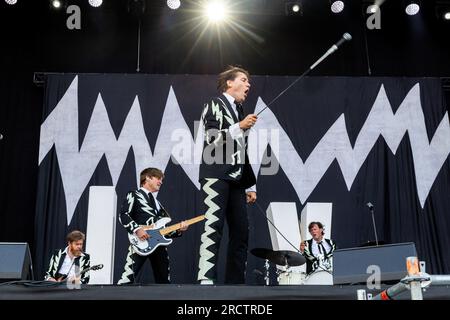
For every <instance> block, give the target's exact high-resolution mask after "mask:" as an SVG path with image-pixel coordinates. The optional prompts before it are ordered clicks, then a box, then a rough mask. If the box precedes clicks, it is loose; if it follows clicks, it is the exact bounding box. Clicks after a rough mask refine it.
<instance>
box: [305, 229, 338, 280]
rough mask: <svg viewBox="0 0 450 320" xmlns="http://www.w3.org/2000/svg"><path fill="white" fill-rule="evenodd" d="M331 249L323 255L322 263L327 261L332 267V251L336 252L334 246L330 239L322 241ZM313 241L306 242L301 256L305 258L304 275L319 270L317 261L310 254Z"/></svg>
mask: <svg viewBox="0 0 450 320" xmlns="http://www.w3.org/2000/svg"><path fill="white" fill-rule="evenodd" d="M323 241H325V242H326V243H328V245H329V246H330V247H331V250H330V251H329V252H327V253H325V254H324V261H328V262H329V263H330V264H331V265H332V261H331V258H332V257H333V251H334V250H336V244H335V243H334V242H333V240H331V239H325V238H324V239H323ZM312 242H313V239H309V240H306V246H305V250H304V251H303V256H304V257H305V258H306V273H307V274H310V273H313V272H314V271H316V270H317V269H318V268H319V259H317V257H315V256H314V255H313V254H312V252H311V248H312Z"/></svg>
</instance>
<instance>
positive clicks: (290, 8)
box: [284, 1, 303, 16]
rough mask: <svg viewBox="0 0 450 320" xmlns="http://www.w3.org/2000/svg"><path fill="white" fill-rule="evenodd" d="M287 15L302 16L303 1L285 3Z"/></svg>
mask: <svg viewBox="0 0 450 320" xmlns="http://www.w3.org/2000/svg"><path fill="white" fill-rule="evenodd" d="M284 9H285V14H286V15H287V16H292V15H302V14H303V7H302V3H301V1H287V2H286V3H285V8H284Z"/></svg>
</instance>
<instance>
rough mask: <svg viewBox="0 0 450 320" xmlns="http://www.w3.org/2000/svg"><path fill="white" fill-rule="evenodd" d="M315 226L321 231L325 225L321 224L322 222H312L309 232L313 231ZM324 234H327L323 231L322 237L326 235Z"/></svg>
mask: <svg viewBox="0 0 450 320" xmlns="http://www.w3.org/2000/svg"><path fill="white" fill-rule="evenodd" d="M314 226H317V227H318V228H319V229H323V224H322V222H320V221H312V222H310V223H309V225H308V231H311V229H312V228H313V227H314ZM324 234H325V232H323V230H322V235H324Z"/></svg>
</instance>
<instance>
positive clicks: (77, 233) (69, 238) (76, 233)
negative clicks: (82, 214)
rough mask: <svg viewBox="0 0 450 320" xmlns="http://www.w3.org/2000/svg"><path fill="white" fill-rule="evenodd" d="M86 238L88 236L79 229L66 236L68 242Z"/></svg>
mask: <svg viewBox="0 0 450 320" xmlns="http://www.w3.org/2000/svg"><path fill="white" fill-rule="evenodd" d="M84 239H86V236H85V235H84V233H83V232H81V231H78V230H73V231H72V232H70V233H69V234H68V235H67V236H66V240H67V242H74V241H78V240H83V241H84Z"/></svg>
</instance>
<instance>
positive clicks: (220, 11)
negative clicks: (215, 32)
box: [205, 0, 227, 22]
mask: <svg viewBox="0 0 450 320" xmlns="http://www.w3.org/2000/svg"><path fill="white" fill-rule="evenodd" d="M205 15H206V16H207V17H208V19H209V20H210V21H211V22H219V21H222V20H224V19H225V18H226V16H227V10H226V7H225V5H224V3H223V2H222V1H219V0H216V1H212V2H211V1H210V2H208V4H207V5H206V8H205Z"/></svg>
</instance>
